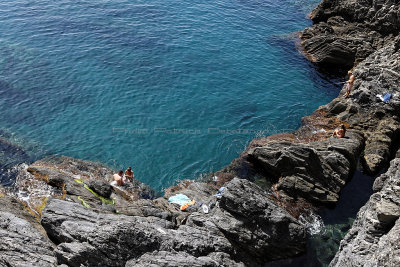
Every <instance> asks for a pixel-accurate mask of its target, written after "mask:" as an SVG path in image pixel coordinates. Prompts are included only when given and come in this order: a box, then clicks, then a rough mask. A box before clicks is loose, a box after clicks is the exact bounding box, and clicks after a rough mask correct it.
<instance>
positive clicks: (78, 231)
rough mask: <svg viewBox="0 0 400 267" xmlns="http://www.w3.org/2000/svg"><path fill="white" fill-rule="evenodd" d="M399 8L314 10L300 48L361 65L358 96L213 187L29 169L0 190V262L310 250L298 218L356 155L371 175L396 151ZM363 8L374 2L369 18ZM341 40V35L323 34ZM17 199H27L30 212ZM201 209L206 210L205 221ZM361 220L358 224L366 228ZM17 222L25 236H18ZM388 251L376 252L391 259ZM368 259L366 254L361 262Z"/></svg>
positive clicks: (244, 262) (142, 261)
mask: <svg viewBox="0 0 400 267" xmlns="http://www.w3.org/2000/svg"><path fill="white" fill-rule="evenodd" d="M392 2H393V1H383V2H382V1H380V2H378V1H372V4H370V2H357V3H356V2H354V1H350V0H342V1H328V0H326V1H323V2H322V4H321V5H320V6H319V7H318V8H317V9H316V10H315V11H314V12H313V14H312V18H313V19H314V21H315V22H317V21H321V23H320V24H317V25H316V26H314V27H313V28H312V29H308V30H305V31H304V32H303V34H302V38H303V39H304V40H305V41H304V42H303V44H304V46H305V48H306V50H307V46H310V47H314V50H313V49H308V52H309V56H310V58H311V59H313V60H314V61H315V62H320V63H324V62H325V63H329V64H339V65H340V66H349V67H351V66H353V64H354V63H359V62H361V63H360V64H358V65H357V66H356V67H355V68H354V73H355V76H356V81H355V83H354V88H353V90H352V93H351V94H350V97H349V98H347V99H344V98H343V96H342V95H343V94H344V91H345V88H343V89H342V92H341V93H340V95H339V97H338V98H336V99H334V100H333V101H332V102H331V103H329V104H327V105H325V106H322V107H320V108H318V110H316V111H315V112H314V113H313V114H312V115H310V116H308V117H305V118H303V125H302V126H301V127H300V128H299V129H298V130H297V131H295V132H292V133H287V134H280V135H274V136H270V137H265V138H260V139H257V140H253V141H252V142H251V144H250V146H249V147H248V149H246V151H244V152H243V154H242V155H241V157H240V158H238V159H236V160H234V161H233V162H232V163H231V164H230V165H229V166H227V167H226V168H225V169H223V170H221V171H219V172H217V173H215V176H216V177H217V179H216V180H215V181H208V182H206V181H203V182H201V181H197V182H192V181H184V182H182V183H181V184H179V185H177V186H175V187H172V188H170V189H169V190H167V191H166V194H165V196H164V197H159V198H156V199H154V197H155V196H154V192H153V191H152V190H151V189H150V188H148V187H147V186H145V185H143V184H142V183H140V182H139V181H135V182H134V183H132V184H131V185H130V186H127V187H125V188H118V187H113V188H112V187H110V185H109V182H110V180H111V174H112V170H110V169H107V168H105V167H103V166H101V165H99V164H94V163H90V162H86V161H81V160H77V159H71V158H67V157H53V158H48V159H44V160H41V161H38V162H35V163H33V164H32V165H31V166H29V167H28V168H25V169H23V170H22V171H20V173H19V174H18V177H17V181H16V184H15V186H14V187H13V188H8V189H7V192H0V201H1V203H0V204H1V206H2V208H1V209H0V235H1V238H2V240H5V241H4V242H3V243H2V244H1V246H2V247H1V249H0V250H1V253H0V263H1V264H4V265H23V264H24V263H26V262H29V264H30V265H33V266H56V265H60V264H67V265H68V266H81V265H86V266H121V265H125V266H262V265H263V263H264V262H266V261H272V260H277V259H281V258H287V257H293V256H296V255H299V254H301V253H303V252H304V251H305V243H306V227H305V225H304V224H303V223H302V222H300V220H298V218H299V216H300V214H304V213H306V212H307V210H308V209H310V208H312V207H319V206H326V205H334V204H335V203H336V202H337V201H338V197H339V192H340V190H341V189H342V188H343V186H344V185H345V184H346V182H347V181H348V180H349V179H350V178H351V176H352V172H353V171H354V169H355V168H356V166H357V162H358V159H359V158H360V160H361V163H362V166H363V169H364V171H366V172H368V173H371V174H373V173H377V172H378V171H380V170H381V169H382V168H384V167H385V165H386V164H387V163H388V162H389V160H390V159H391V158H392V157H393V154H394V151H396V149H397V147H398V144H399V135H400V132H399V131H400V130H399V129H400V127H399V126H400V119H399V111H400V101H399V96H398V95H397V96H395V98H394V99H392V100H391V101H389V103H383V102H381V101H380V100H379V99H378V98H377V97H376V94H383V93H385V92H389V93H397V94H399V91H400V90H399V85H400V62H399V58H400V55H399V53H400V52H399V48H400V38H399V37H398V30H399V29H398V28H397V27H398V24H396V23H394V21H393V19H397V20H398V18H399V16H398V14H399V13H398V10H399V9H398V5H395V3H394V4H393V3H392ZM333 3H335V5H333ZM350 3H353V4H354V5H353V6H352V5H349V4H350ZM389 4H392V5H389ZM364 5H366V6H370V5H373V6H372V7H370V8H369V9H368V12H367V13H365V12H364V13H363V11H365V10H367V9H366V7H364ZM350 7H351V8H350ZM353 7H354V8H353ZM360 10H361V11H360ZM374 13H375V14H374ZM362 14H367V15H366V17H362V16H361V15H362ZM338 16H341V18H340V17H338ZM324 21H326V23H325V22H324ZM361 22H363V23H361ZM323 23H325V24H323ZM388 23H389V24H388ZM361 24H362V25H361ZM342 25H343V27H342ZM382 25H383V26H384V27H383V26H382ZM387 25H389V26H387ZM393 25H395V26H393ZM391 26H393V27H392V28H391ZM359 29H364V31H363V32H364V33H365V34H361V35H360V36H361V37H362V38H361V37H360V38H361V39H360V40H361V41H360V40H358V39H357V38H359V36H358V37H357V36H356V37H357V38H356V37H354V36H353V35H354V32H357V31H359ZM371 29H372V30H371ZM374 31H375V32H374ZM332 33H333V34H339V33H340V34H341V35H340V36H342V37H340V38H339V37H336V36H333V37H332V36H330V35H329V36H327V37H325V36H322V37H323V38H319V37H320V36H321V34H332ZM343 34H348V37H346V38H347V39H346V38H343ZM352 34H353V35H352ZM353 37H354V38H353ZM367 37H368V38H369V39H368V38H367ZM332 38H333V39H332ZM335 38H336V39H337V40H336V39H335ZM363 38H364V39H363ZM313 39H314V41H311V40H313ZM320 40H322V41H320ZM364 40H367V41H368V40H369V43H368V42H367V43H364ZM313 42H314V44H313ZM360 42H361V43H360ZM328 44H333V46H332V45H328ZM336 44H338V45H336ZM321 51H322V52H321ZM324 54H325V56H324ZM324 58H325V59H324ZM335 58H337V59H335ZM342 123H344V124H345V125H346V126H347V127H348V129H349V130H348V133H347V137H346V138H344V139H335V138H333V137H331V136H330V135H331V132H332V130H333V129H334V128H336V127H337V126H339V125H340V124H342ZM396 166H397V165H396ZM389 176H390V175H389ZM260 177H262V179H264V180H265V184H267V185H268V186H266V187H264V188H263V189H261V188H260V187H258V186H257V185H255V184H254V183H253V181H255V180H256V179H260ZM390 177H391V176H390ZM394 177H398V174H395V176H394ZM383 180H385V181H392V180H393V179H383V178H382V179H380V180H378V181H382V182H381V184H384V185H383V186H382V188H383V189H382V190H383V192H386V193H390V194H392V193H393V192H397V191H395V190H394V189H393V190H388V191H385V190H386V189H385V188H386V184H387V183H386V182H385V183H384V182H383ZM377 183H379V182H377ZM222 185H224V186H225V188H226V189H225V190H224V191H223V194H222V196H221V198H220V199H218V198H217V197H216V196H215V193H216V190H217V189H218V188H219V187H220V186H222ZM395 186H397V185H395ZM393 188H394V187H393ZM176 193H183V194H186V195H187V196H189V197H190V198H191V199H195V200H196V202H197V205H194V206H192V207H190V208H189V210H188V211H186V212H182V211H180V210H179V208H178V207H177V206H174V205H173V204H170V203H168V201H167V198H168V197H169V196H171V195H172V194H176ZM396 194H397V193H396ZM12 196H15V197H18V198H19V199H22V200H25V201H24V202H23V203H24V204H25V206H26V207H27V209H23V208H22V207H23V206H21V204H20V203H19V202H18V201H16V200H15V198H13V197H12ZM370 202H371V201H370ZM201 203H206V204H207V206H208V208H209V212H208V213H204V212H203V211H202V208H201V206H200V204H201ZM374 205H375V204H371V205H370V206H374ZM366 209H368V208H366ZM27 210H29V211H31V213H32V214H29V213H28V212H27ZM389 213H390V212H388V211H387V210H386V211H385V210H384V211H382V213H379V212H378V213H377V214H383V216H382V215H377V216H380V217H379V218H380V219H382V220H383V221H384V222H386V221H385V220H387V219H388V218H389V219H390V223H389V224H390V225H392V224H393V218H397V217H398V215H397V214H392V213H393V212H392V213H390V214H389ZM360 214H361V215H360V216H363V215H362V212H360ZM396 216H397V217H396ZM35 218H36V219H37V220H35ZM379 218H378V220H380V219H379ZM38 220H40V223H39V222H38ZM359 221H360V222H359V223H357V224H355V227H357V226H359V225H361V224H363V222H362V219H359ZM371 221H372V222H375V221H374V220H371ZM394 221H396V219H394ZM397 221H398V220H397ZM367 223H368V222H366V224H367ZM366 224H365V225H366ZM18 225H23V226H24V228H23V229H27V230H26V231H20V228H19V227H16V226H18ZM378 226H379V225H378ZM396 226H397V224H396V223H394V224H393V227H392V228H390V229H395V230H396V229H397V228H396ZM385 227H386V228H385V229H387V225H386V226H385ZM378 228H379V227H378ZM390 229H389V232H391V231H392V230H390ZM355 232H357V230H354V231H353V230H351V231H350V233H349V236H348V237H346V239H345V240H346V241H345V242H342V246H341V249H340V252H339V253H342V254H338V256H337V257H336V258H335V260H334V261H333V262H332V264H337V263H338V264H340V262H341V261H342V260H345V259H346V257H351V255H352V253H356V252H357V251H356V250H355V249H352V248H351V246H352V241H351V240H352V238H354V237H356V234H351V233H355ZM397 236H398V235H397ZM361 237H362V235H361ZM372 238H376V236H373V237H372ZM394 238H396V236H395V237H394ZM386 239H387V242H386V241H385V242H386V243H384V244H389V245H390V244H392V243H393V242H392V241H393V238H392V235H390V236H388V238H386ZM386 239H385V240H386ZM382 240H383V239H382ZM397 240H398V237H397ZM383 241H384V240H383ZM395 241H396V239H395ZM384 244H383V243H382V244H379V246H378V247H379V249H381V250H382V251H383V250H384V249H385V246H384ZM366 247H368V248H370V249H371V250H372V249H373V248H372V247H369V246H366ZM382 253H383V254H382V255H389V254H390V252H388V253H386V252H382ZM385 253H386V254H385ZM43 255H45V256H44V257H43ZM376 259H377V261H379V262H381V260H382V259H383V260H385V259H384V257H381V258H379V257H377V258H376ZM363 260H364V259H363V258H362V256H360V257H358V258H357V260H355V262H362V261H363Z"/></svg>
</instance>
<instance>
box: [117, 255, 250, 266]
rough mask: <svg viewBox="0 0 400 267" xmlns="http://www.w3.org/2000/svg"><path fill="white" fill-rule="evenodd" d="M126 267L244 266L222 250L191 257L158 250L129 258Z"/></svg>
mask: <svg viewBox="0 0 400 267" xmlns="http://www.w3.org/2000/svg"><path fill="white" fill-rule="evenodd" d="M125 266H126V267H133V266H135V267H192V266H193V267H214V266H215V267H217V266H226V267H228V266H232V267H234V266H235V267H244V266H245V265H244V264H243V263H238V262H235V261H233V260H231V259H230V258H229V255H227V254H226V253H222V252H217V253H212V254H210V255H208V256H204V257H198V258H196V257H193V256H192V255H190V254H187V253H185V252H175V251H172V252H167V251H159V252H155V253H146V254H144V255H143V256H141V257H140V258H139V259H134V260H130V261H128V262H127V263H126V265H125Z"/></svg>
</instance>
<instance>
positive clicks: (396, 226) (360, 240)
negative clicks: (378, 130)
mask: <svg viewBox="0 0 400 267" xmlns="http://www.w3.org/2000/svg"><path fill="white" fill-rule="evenodd" d="M378 184H379V185H378ZM374 188H375V190H376V193H374V194H373V195H372V196H371V197H370V199H369V201H368V202H367V204H365V205H364V207H362V208H361V210H360V211H359V212H358V214H357V218H356V220H355V222H354V224H353V226H352V228H351V229H350V231H349V232H348V233H347V235H346V236H345V238H344V239H343V240H342V241H341V242H340V247H339V251H338V252H337V254H336V255H335V258H334V259H333V261H332V262H331V264H330V266H400V257H399V255H400V247H399V246H398V244H399V243H400V220H399V217H400V158H397V159H394V160H393V161H392V162H391V164H390V168H389V169H388V170H387V172H386V173H385V174H383V175H381V176H380V177H379V178H378V179H377V180H376V183H375V185H374Z"/></svg>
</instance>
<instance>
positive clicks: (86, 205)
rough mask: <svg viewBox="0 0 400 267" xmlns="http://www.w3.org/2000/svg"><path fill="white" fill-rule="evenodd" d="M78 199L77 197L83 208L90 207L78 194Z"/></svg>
mask: <svg viewBox="0 0 400 267" xmlns="http://www.w3.org/2000/svg"><path fill="white" fill-rule="evenodd" d="M78 199H79V200H80V201H82V205H83V206H84V207H85V208H87V209H90V208H91V207H90V205H89V204H87V203H86V202H85V201H84V200H83V199H82V198H81V196H78Z"/></svg>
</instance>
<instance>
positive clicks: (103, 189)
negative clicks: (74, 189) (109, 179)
mask: <svg viewBox="0 0 400 267" xmlns="http://www.w3.org/2000/svg"><path fill="white" fill-rule="evenodd" d="M88 186H89V188H90V189H92V190H93V191H94V192H96V193H97V194H99V195H100V196H102V197H105V198H110V197H111V194H112V187H111V185H110V184H109V183H106V182H105V181H103V180H96V179H90V180H89V183H88Z"/></svg>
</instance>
